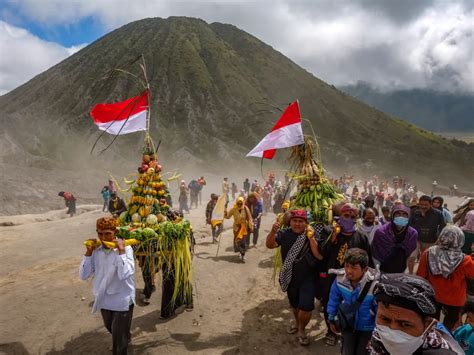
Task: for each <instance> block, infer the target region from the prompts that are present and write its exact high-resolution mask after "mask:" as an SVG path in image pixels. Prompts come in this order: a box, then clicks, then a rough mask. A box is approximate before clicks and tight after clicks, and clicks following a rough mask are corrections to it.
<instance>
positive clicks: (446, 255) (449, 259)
mask: <svg viewBox="0 0 474 355" xmlns="http://www.w3.org/2000/svg"><path fill="white" fill-rule="evenodd" d="M463 246H464V233H463V231H462V229H461V228H459V227H456V226H446V227H444V228H443V230H442V231H441V233H440V234H439V237H438V241H437V242H436V245H434V246H432V247H430V248H428V265H429V268H430V272H431V273H432V274H433V275H443V277H444V278H445V279H447V278H448V277H449V275H451V274H452V273H453V272H454V270H456V268H457V267H458V266H459V264H461V263H462V261H463V260H464V253H463V252H462V250H461V248H462V247H463Z"/></svg>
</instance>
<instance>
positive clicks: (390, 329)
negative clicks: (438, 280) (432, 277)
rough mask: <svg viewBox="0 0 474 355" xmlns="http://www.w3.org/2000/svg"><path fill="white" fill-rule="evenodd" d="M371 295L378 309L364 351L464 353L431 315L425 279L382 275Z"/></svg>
mask: <svg viewBox="0 0 474 355" xmlns="http://www.w3.org/2000/svg"><path fill="white" fill-rule="evenodd" d="M374 296H375V300H376V302H377V305H378V308H377V316H376V319H375V329H374V332H373V333H372V338H371V340H370V342H369V345H368V349H367V350H368V352H367V353H368V354H371V355H385V354H393V355H398V354H400V355H402V354H403V355H408V354H424V355H427V354H443V355H445V354H446V355H450V354H452V355H455V354H459V355H461V354H464V351H463V350H462V349H461V347H460V346H459V344H458V343H457V342H456V341H455V340H454V338H453V337H452V336H451V335H450V334H449V332H448V331H447V330H446V328H444V327H443V326H442V325H441V324H439V323H438V321H437V320H436V319H434V318H433V315H434V314H435V313H436V302H435V298H434V296H435V294H434V291H433V288H432V287H431V285H430V284H429V283H428V282H427V281H426V280H424V279H422V278H420V277H417V276H413V275H407V274H382V276H381V277H380V279H379V282H378V284H377V285H376V286H375V289H374Z"/></svg>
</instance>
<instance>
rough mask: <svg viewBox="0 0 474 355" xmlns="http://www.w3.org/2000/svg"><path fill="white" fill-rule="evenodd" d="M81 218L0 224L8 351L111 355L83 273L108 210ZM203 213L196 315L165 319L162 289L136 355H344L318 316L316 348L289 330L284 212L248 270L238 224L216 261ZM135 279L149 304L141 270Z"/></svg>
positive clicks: (312, 329) (139, 327) (136, 340)
mask: <svg viewBox="0 0 474 355" xmlns="http://www.w3.org/2000/svg"><path fill="white" fill-rule="evenodd" d="M78 211H79V212H80V214H79V215H77V216H76V217H73V218H69V217H66V216H65V210H62V211H52V212H48V213H47V214H42V215H33V216H32V215H29V216H14V217H11V216H10V217H0V225H4V226H3V227H0V241H1V249H0V259H1V260H2V265H1V268H0V294H1V297H0V309H1V312H0V354H108V353H111V352H110V345H111V336H110V335H109V334H108V333H107V332H106V330H105V329H104V327H103V326H102V321H101V317H100V313H99V314H97V313H96V314H91V313H90V311H91V305H92V301H93V298H92V293H91V287H92V285H91V282H90V281H81V280H80V279H79V275H78V268H79V264H80V262H81V259H82V255H83V253H84V247H83V245H82V242H83V241H84V240H85V239H87V238H91V237H95V220H96V219H97V218H98V217H100V216H102V215H103V213H102V212H101V210H100V206H79V207H78ZM203 215H204V206H202V207H200V208H199V209H198V210H191V214H190V215H187V216H186V217H187V218H189V219H190V221H191V223H192V224H193V228H194V231H195V235H196V239H197V245H196V248H195V253H196V254H195V256H194V293H195V296H194V297H195V298H194V307H195V308H194V311H192V312H183V313H181V314H178V315H177V316H176V317H174V318H172V319H169V320H160V318H159V315H160V311H159V308H160V301H161V300H160V293H161V292H159V291H158V292H156V293H154V294H153V296H152V299H151V303H150V305H148V306H145V305H143V303H141V302H140V301H138V304H137V307H136V308H135V310H134V317H133V323H132V336H133V340H132V344H131V347H130V353H132V354H158V353H160V354H163V353H164V354H182V353H188V352H195V353H202V354H204V353H205V354H236V353H243V354H249V353H255V354H257V353H258V354H288V353H292V354H296V353H301V354H306V353H307V354H309V353H311V354H336V353H337V352H338V351H337V350H338V349H337V348H336V347H328V346H326V345H324V343H323V341H322V340H321V338H322V337H323V335H324V333H325V326H324V325H323V324H324V322H322V321H321V317H320V315H319V314H317V312H316V311H315V312H314V313H313V318H314V319H315V320H312V321H311V323H310V326H309V335H310V338H311V340H312V343H311V345H310V346H309V347H308V348H303V347H301V346H300V345H299V344H298V342H297V339H296V337H295V336H294V335H288V334H287V333H286V328H287V326H288V323H289V321H290V319H291V318H292V317H291V314H290V312H289V309H288V303H287V300H286V297H285V295H284V294H283V293H282V292H281V291H280V290H279V288H278V287H277V286H275V285H274V284H273V281H272V271H273V268H272V255H273V251H271V250H268V249H267V248H265V246H264V240H265V236H266V234H267V232H268V230H269V229H270V227H271V224H272V223H273V220H274V215H273V214H269V215H268V216H264V217H263V221H262V226H261V237H260V240H259V242H258V246H257V247H256V248H252V249H250V251H249V252H248V253H247V262H246V263H245V264H241V263H240V262H239V259H238V256H237V254H235V253H234V252H233V248H232V237H231V234H232V231H231V230H230V229H229V227H230V226H231V222H230V221H226V230H225V232H224V233H223V235H222V240H221V245H220V250H219V255H218V256H216V251H217V245H216V244H212V242H211V237H210V236H209V228H208V227H207V226H206V225H205V224H204V218H203ZM8 224H16V225H15V226H8ZM5 225H6V226H5ZM135 276H136V280H137V299H138V300H140V299H141V297H142V295H141V293H140V291H141V290H142V288H143V280H142V278H141V274H140V269H139V268H138V267H137V268H136V275H135ZM159 279H160V275H158V277H157V280H159ZM158 282H159V281H158ZM157 288H158V290H160V288H161V283H157Z"/></svg>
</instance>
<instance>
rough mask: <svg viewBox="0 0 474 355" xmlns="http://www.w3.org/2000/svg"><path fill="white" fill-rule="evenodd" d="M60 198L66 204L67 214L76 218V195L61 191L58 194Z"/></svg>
mask: <svg viewBox="0 0 474 355" xmlns="http://www.w3.org/2000/svg"><path fill="white" fill-rule="evenodd" d="M58 196H61V197H62V198H64V203H65V205H66V207H67V212H66V214H68V215H69V216H71V217H72V216H74V215H75V214H76V198H75V197H74V195H73V194H72V193H70V192H64V191H61V192H60V193H58Z"/></svg>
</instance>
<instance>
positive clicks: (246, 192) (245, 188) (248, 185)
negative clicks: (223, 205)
mask: <svg viewBox="0 0 474 355" xmlns="http://www.w3.org/2000/svg"><path fill="white" fill-rule="evenodd" d="M244 191H245V194H246V195H247V196H248V195H249V192H250V181H249V178H246V179H245V181H244Z"/></svg>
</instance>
